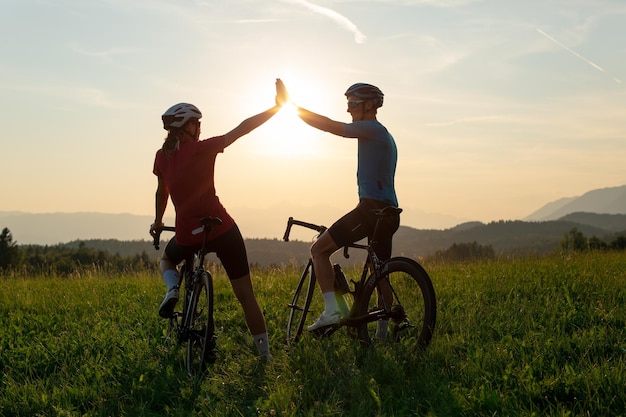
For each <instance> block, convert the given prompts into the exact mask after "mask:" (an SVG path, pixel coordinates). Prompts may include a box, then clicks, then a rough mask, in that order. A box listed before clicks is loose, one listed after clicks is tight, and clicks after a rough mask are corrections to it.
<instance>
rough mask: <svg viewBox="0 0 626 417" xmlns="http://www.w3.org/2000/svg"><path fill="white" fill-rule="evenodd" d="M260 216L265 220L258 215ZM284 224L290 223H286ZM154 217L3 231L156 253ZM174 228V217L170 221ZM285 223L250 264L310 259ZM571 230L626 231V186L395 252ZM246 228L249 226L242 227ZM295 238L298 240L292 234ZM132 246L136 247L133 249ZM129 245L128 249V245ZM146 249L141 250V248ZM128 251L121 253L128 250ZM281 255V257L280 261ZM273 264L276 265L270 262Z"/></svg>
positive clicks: (411, 233) (409, 241) (405, 238)
mask: <svg viewBox="0 0 626 417" xmlns="http://www.w3.org/2000/svg"><path fill="white" fill-rule="evenodd" d="M260 218H262V216H260ZM284 220H285V221H284V224H286V219H284ZM151 222H152V218H151V217H150V216H141V215H134V214H103V213H45V214H34V213H23V212H6V211H5V212H2V211H0V229H1V228H4V227H7V228H8V229H9V230H10V231H11V233H12V235H13V241H14V242H17V243H18V244H20V245H22V244H38V245H54V244H61V243H68V242H76V241H92V242H94V244H96V243H95V241H108V242H109V243H107V245H109V246H110V245H111V242H110V241H111V240H115V241H121V242H124V241H135V242H136V243H137V245H135V246H136V248H135V249H134V250H133V251H135V252H136V251H139V252H141V250H146V251H147V252H148V253H153V252H154V250H153V249H152V252H150V250H151V245H150V243H151V242H149V241H148V239H149V236H148V227H149V225H150V223H151ZM166 223H168V224H173V219H171V218H169V219H166ZM284 224H283V222H282V221H281V223H280V225H278V226H273V229H276V230H275V232H274V233H273V236H274V238H270V239H247V246H248V251H249V256H250V261H251V262H259V263H266V262H268V259H274V255H271V254H272V253H276V256H278V254H279V253H282V255H284V252H285V249H286V248H290V249H289V251H291V254H290V256H292V257H295V258H298V259H299V258H300V257H301V256H305V257H306V253H307V251H308V246H309V245H310V239H311V233H308V234H307V235H305V236H306V238H305V239H308V242H302V241H301V242H289V243H285V242H282V241H280V240H278V238H280V237H282V232H283V231H284ZM573 227H576V228H577V229H578V230H580V231H581V232H583V233H584V234H585V235H587V236H597V237H599V238H604V239H608V240H610V239H611V238H612V237H614V236H615V235H616V234H618V233H623V232H626V185H624V186H619V187H612V188H603V189H598V190H592V191H589V192H587V193H585V194H583V195H582V196H579V197H572V198H565V199H560V200H557V201H554V202H550V203H548V204H546V205H544V206H543V207H541V208H540V209H538V210H537V211H535V212H533V213H531V214H530V215H529V216H527V217H526V218H525V219H524V220H523V221H521V220H515V221H502V220H501V221H498V222H492V223H489V224H484V223H481V222H465V223H461V224H458V225H457V226H455V227H452V228H449V229H444V230H432V229H429V230H423V229H422V230H420V229H416V228H412V227H408V226H401V228H400V230H399V231H398V232H397V233H396V235H395V236H394V252H395V253H398V254H400V253H401V254H404V255H406V256H413V257H422V256H426V255H429V254H432V253H434V252H435V251H437V250H442V249H447V248H448V247H449V246H450V245H452V244H453V243H463V242H474V241H475V242H477V243H479V244H481V245H491V246H493V247H494V249H495V250H496V252H498V253H515V252H525V253H528V252H532V253H544V252H547V251H550V250H553V249H554V248H557V247H558V245H559V241H560V239H562V237H563V236H564V234H566V233H567V232H568V231H569V230H571V229H572V228H573ZM243 230H245V228H243ZM294 239H295V240H298V239H300V238H299V237H298V236H294ZM130 246H132V245H130ZM130 246H129V247H130ZM140 248H142V249H140ZM125 250H128V248H126V249H118V251H121V252H124V251H125ZM255 253H257V254H258V256H256V255H254V254H255ZM280 258H281V256H278V259H280ZM272 262H274V261H272Z"/></svg>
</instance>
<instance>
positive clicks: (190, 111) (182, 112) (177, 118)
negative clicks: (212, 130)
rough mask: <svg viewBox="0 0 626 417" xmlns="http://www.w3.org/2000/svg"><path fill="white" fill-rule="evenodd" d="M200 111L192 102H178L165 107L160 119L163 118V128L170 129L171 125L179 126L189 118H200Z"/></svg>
mask: <svg viewBox="0 0 626 417" xmlns="http://www.w3.org/2000/svg"><path fill="white" fill-rule="evenodd" d="M201 117H202V113H200V110H198V108H197V107H196V106H194V105H193V104H189V103H178V104H175V105H173V106H172V107H170V108H169V109H167V111H166V112H165V113H163V116H161V119H162V120H163V129H165V130H170V129H171V128H173V127H181V126H183V125H184V124H185V123H187V121H188V120H189V119H194V118H195V119H200V118H201Z"/></svg>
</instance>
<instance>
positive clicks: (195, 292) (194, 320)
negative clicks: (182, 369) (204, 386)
mask: <svg viewBox="0 0 626 417" xmlns="http://www.w3.org/2000/svg"><path fill="white" fill-rule="evenodd" d="M200 274H201V275H200V276H199V277H198V279H197V280H195V283H194V285H193V288H192V294H191V297H190V299H189V305H188V307H187V332H188V340H187V372H189V374H191V375H198V374H200V373H202V372H203V371H204V370H205V368H206V365H207V363H212V362H214V361H215V338H214V333H215V324H214V321H213V280H212V279H211V276H210V275H209V273H208V272H206V271H202V272H201V273H200Z"/></svg>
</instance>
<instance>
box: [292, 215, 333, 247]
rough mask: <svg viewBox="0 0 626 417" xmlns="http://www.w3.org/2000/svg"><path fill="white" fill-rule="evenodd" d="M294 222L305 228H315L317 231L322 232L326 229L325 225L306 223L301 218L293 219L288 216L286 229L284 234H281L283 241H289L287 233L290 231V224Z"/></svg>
mask: <svg viewBox="0 0 626 417" xmlns="http://www.w3.org/2000/svg"><path fill="white" fill-rule="evenodd" d="M294 224H295V225H296V226H302V227H306V228H307V229H312V230H315V231H316V232H318V233H323V232H324V231H325V230H326V226H320V225H317V224H313V223H307V222H303V221H301V220H294V218H293V217H290V218H289V220H288V221H287V230H285V234H284V235H283V240H284V241H285V242H289V234H290V233H291V226H293V225H294Z"/></svg>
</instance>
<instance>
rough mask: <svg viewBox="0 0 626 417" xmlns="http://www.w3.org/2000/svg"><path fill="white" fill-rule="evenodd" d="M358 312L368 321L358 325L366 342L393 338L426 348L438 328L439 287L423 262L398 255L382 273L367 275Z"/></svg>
mask: <svg viewBox="0 0 626 417" xmlns="http://www.w3.org/2000/svg"><path fill="white" fill-rule="evenodd" d="M356 313H357V314H356V316H357V317H360V318H362V319H363V322H364V324H362V325H360V326H358V335H359V339H360V340H361V342H362V343H363V344H366V345H370V344H371V343H372V341H384V340H389V341H394V342H400V343H403V344H407V345H408V346H410V347H416V348H419V349H424V348H426V347H427V346H428V344H429V343H430V340H431V339H432V335H433V331H434V329H435V321H436V316H437V303H436V300H435V289H434V288H433V284H432V282H431V280H430V277H429V276H428V274H427V273H426V271H425V270H424V268H422V266H421V265H420V264H418V263H417V262H415V261H414V260H412V259H409V258H404V257H395V258H392V259H390V260H388V261H386V262H385V263H384V264H383V267H382V275H381V276H379V277H376V276H374V275H373V274H372V275H370V276H369V277H368V278H367V280H366V282H365V285H364V286H363V290H362V292H361V294H360V296H359V299H358V301H357V308H356Z"/></svg>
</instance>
